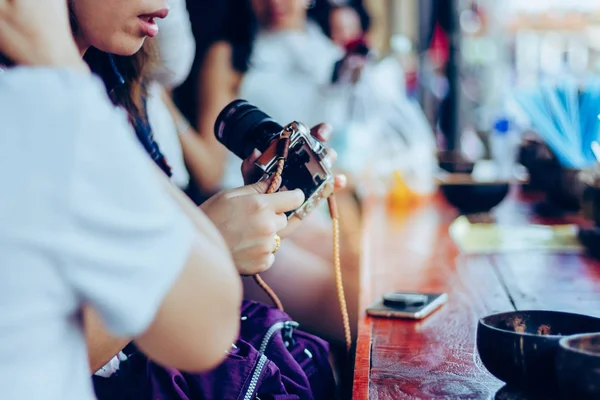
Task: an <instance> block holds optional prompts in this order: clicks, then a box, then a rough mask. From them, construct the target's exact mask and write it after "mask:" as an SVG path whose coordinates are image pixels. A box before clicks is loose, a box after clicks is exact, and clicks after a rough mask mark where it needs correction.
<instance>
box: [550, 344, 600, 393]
mask: <svg viewBox="0 0 600 400" xmlns="http://www.w3.org/2000/svg"><path fill="white" fill-rule="evenodd" d="M556 376H557V378H558V384H559V386H560V392H561V394H562V396H563V398H565V399H578V400H587V399H600V333H595V334H594V333H593V334H588V335H575V336H570V337H566V338H562V339H561V340H560V342H559V348H558V352H557V355H556Z"/></svg>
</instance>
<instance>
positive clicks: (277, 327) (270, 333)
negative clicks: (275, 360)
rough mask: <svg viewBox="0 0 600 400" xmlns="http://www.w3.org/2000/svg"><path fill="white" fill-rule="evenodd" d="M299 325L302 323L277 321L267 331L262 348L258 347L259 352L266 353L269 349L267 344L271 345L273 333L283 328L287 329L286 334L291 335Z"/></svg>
mask: <svg viewBox="0 0 600 400" xmlns="http://www.w3.org/2000/svg"><path fill="white" fill-rule="evenodd" d="M298 326H300V324H298V323H297V322H295V321H284V322H277V323H275V324H273V325H271V327H270V328H269V330H268V331H267V333H265V336H264V337H263V340H262V342H261V344H260V348H259V349H258V351H259V353H261V354H264V353H265V351H267V346H269V342H270V341H271V338H273V335H275V333H277V332H278V331H280V330H282V329H285V330H286V336H288V337H291V336H292V333H293V332H294V329H295V328H297V327H298Z"/></svg>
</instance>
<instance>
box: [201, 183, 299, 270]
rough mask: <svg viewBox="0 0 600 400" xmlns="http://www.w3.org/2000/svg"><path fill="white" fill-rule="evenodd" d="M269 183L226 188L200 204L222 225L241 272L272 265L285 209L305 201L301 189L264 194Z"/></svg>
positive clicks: (286, 222)
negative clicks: (231, 188)
mask: <svg viewBox="0 0 600 400" xmlns="http://www.w3.org/2000/svg"><path fill="white" fill-rule="evenodd" d="M269 183H270V182H268V181H263V182H259V183H255V184H253V185H248V186H244V187H242V188H239V189H233V190H226V191H223V192H221V193H219V194H217V195H215V196H213V197H211V198H210V199H209V200H207V201H206V202H205V203H204V204H202V205H201V206H200V208H201V209H202V211H204V213H205V214H206V215H207V216H208V218H209V219H210V220H211V221H212V222H213V223H214V224H215V225H216V226H217V227H219V231H220V232H221V234H222V235H223V238H224V239H225V242H226V243H227V245H228V246H229V249H230V251H231V253H232V255H233V260H234V263H235V265H236V267H237V269H238V272H239V273H240V274H241V275H256V274H258V273H261V272H264V271H266V270H267V269H269V268H270V267H271V265H273V262H274V261H275V256H274V254H273V253H274V250H276V248H275V243H276V239H275V238H276V235H277V234H278V233H279V232H281V231H282V230H283V229H285V228H286V226H287V224H288V221H287V218H286V216H285V214H284V213H285V212H289V211H291V210H294V209H297V208H298V207H300V206H301V205H302V203H303V202H304V195H303V193H302V192H301V191H300V190H294V191H288V192H280V193H274V194H270V195H267V194H264V193H265V191H266V190H267V186H268V184H269Z"/></svg>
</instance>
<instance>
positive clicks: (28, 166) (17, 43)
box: [0, 0, 241, 400]
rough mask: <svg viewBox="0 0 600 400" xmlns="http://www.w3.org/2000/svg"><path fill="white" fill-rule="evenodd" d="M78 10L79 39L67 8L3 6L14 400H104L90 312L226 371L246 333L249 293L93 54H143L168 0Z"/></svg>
mask: <svg viewBox="0 0 600 400" xmlns="http://www.w3.org/2000/svg"><path fill="white" fill-rule="evenodd" d="M72 3H73V4H72V5H73V10H72V11H73V12H74V14H75V15H76V16H77V18H78V20H79V22H81V21H83V20H87V21H92V22H93V26H92V25H86V26H85V28H83V26H84V25H82V24H79V28H80V29H82V31H85V32H87V33H86V36H78V37H76V39H77V40H76V43H77V45H76V43H75V41H74V40H73V36H72V34H71V31H70V29H69V23H68V15H69V14H68V12H67V7H66V1H65V0H45V1H43V2H39V0H0V53H2V54H4V55H5V56H6V57H7V58H8V59H10V60H12V61H13V62H14V64H16V65H17V67H15V68H10V69H8V70H7V71H6V72H4V73H3V74H1V75H0V114H1V116H2V129H1V130H0V146H1V147H2V149H3V151H4V152H5V154H4V156H3V157H2V158H1V159H0V180H1V181H2V183H3V193H4V194H3V196H1V197H0V253H1V254H2V258H1V259H0V338H1V339H2V340H1V341H0V393H1V397H2V399H6V400H13V399H39V398H43V399H50V400H69V399H73V400H75V399H76V400H86V399H93V393H92V388H91V384H90V380H89V369H88V359H87V354H86V348H85V341H84V335H83V331H82V326H81V314H82V310H83V307H84V305H86V306H89V307H92V308H93V309H94V310H95V311H96V312H97V313H98V314H99V315H100V317H101V318H102V322H103V323H104V325H105V326H106V327H107V328H108V329H109V330H110V331H111V332H112V333H113V334H115V335H117V336H123V337H134V338H136V339H135V340H136V344H137V345H138V347H139V348H140V349H142V350H143V351H145V352H146V353H147V354H148V355H149V356H150V357H152V358H153V359H155V360H156V361H158V362H160V363H163V364H165V365H171V366H173V367H176V368H179V369H183V370H191V371H200V370H205V369H209V368H212V367H213V366H215V365H216V364H217V363H218V362H220V361H221V360H222V359H223V358H224V356H225V350H226V349H228V348H229V347H230V343H232V342H233V341H234V340H235V338H236V336H237V331H238V326H239V304H240V301H241V287H240V282H239V277H238V276H237V273H236V270H235V268H234V266H233V262H232V259H231V255H230V254H229V251H228V249H227V247H226V245H225V243H224V241H223V238H222V237H221V236H220V234H219V233H218V231H217V230H216V229H215V227H214V226H213V225H212V224H211V223H210V222H209V221H208V220H207V219H206V217H205V216H204V215H203V214H202V213H201V212H199V211H197V209H196V208H195V207H193V206H192V205H191V204H190V203H189V202H188V201H187V200H186V199H185V198H184V197H183V195H182V194H181V193H179V192H177V190H176V189H175V187H174V186H173V185H171V184H170V183H168V182H166V180H165V178H164V176H163V175H162V173H160V172H158V171H157V168H155V167H154V166H153V164H152V163H151V161H150V159H149V158H148V156H147V154H145V152H144V150H143V149H142V148H141V146H140V145H139V143H138V142H137V141H136V139H135V136H134V135H133V132H132V130H131V127H130V126H129V124H128V122H127V119H126V118H125V116H124V115H123V113H122V112H120V111H117V110H116V109H115V108H114V107H113V106H112V104H110V102H109V101H108V98H107V96H106V92H105V89H104V86H103V85H102V84H101V83H100V82H99V81H98V80H96V79H95V78H92V77H91V76H90V74H89V72H88V70H87V68H86V66H85V64H83V63H82V61H81V59H80V55H81V54H82V53H83V52H84V50H85V48H86V47H87V46H88V45H92V44H94V45H95V46H96V47H98V46H100V47H106V49H105V50H107V51H111V50H112V51H114V52H119V53H120V54H126V53H128V52H135V51H137V49H139V47H140V46H141V45H142V43H143V41H144V39H145V37H146V36H148V35H151V34H152V33H153V32H154V25H153V23H152V20H151V17H148V15H152V14H153V13H154V14H156V12H157V10H160V8H157V6H160V7H162V6H163V3H162V1H158V0H135V1H134V0H131V1H128V2H122V1H120V0H104V1H102V2H98V1H95V0H73V1H72ZM102 32H103V33H104V34H102ZM105 35H106V36H105ZM86 37H87V38H95V39H105V40H98V43H93V42H92V41H90V42H86V41H85V40H83V39H85V38H86ZM106 143H110V146H107V145H106ZM198 338H203V340H198Z"/></svg>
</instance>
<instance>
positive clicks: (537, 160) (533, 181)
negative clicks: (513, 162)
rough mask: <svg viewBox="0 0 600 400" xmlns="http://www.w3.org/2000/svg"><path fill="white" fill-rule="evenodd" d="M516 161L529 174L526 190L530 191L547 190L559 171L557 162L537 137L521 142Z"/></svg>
mask: <svg viewBox="0 0 600 400" xmlns="http://www.w3.org/2000/svg"><path fill="white" fill-rule="evenodd" d="M518 160H519V163H520V164H521V165H523V166H524V167H525V168H527V171H528V172H529V184H528V188H529V189H531V190H536V191H542V192H545V191H546V190H548V188H549V187H550V186H551V185H552V184H553V182H554V180H555V174H556V172H557V171H558V170H559V169H560V165H559V163H558V160H557V159H556V157H555V156H554V154H553V153H552V151H551V150H550V148H549V147H548V146H547V145H546V144H545V143H544V142H543V141H542V140H541V139H540V138H539V137H537V135H534V136H530V137H528V138H525V139H524V140H523V142H522V143H521V147H520V149H519V155H518Z"/></svg>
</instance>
